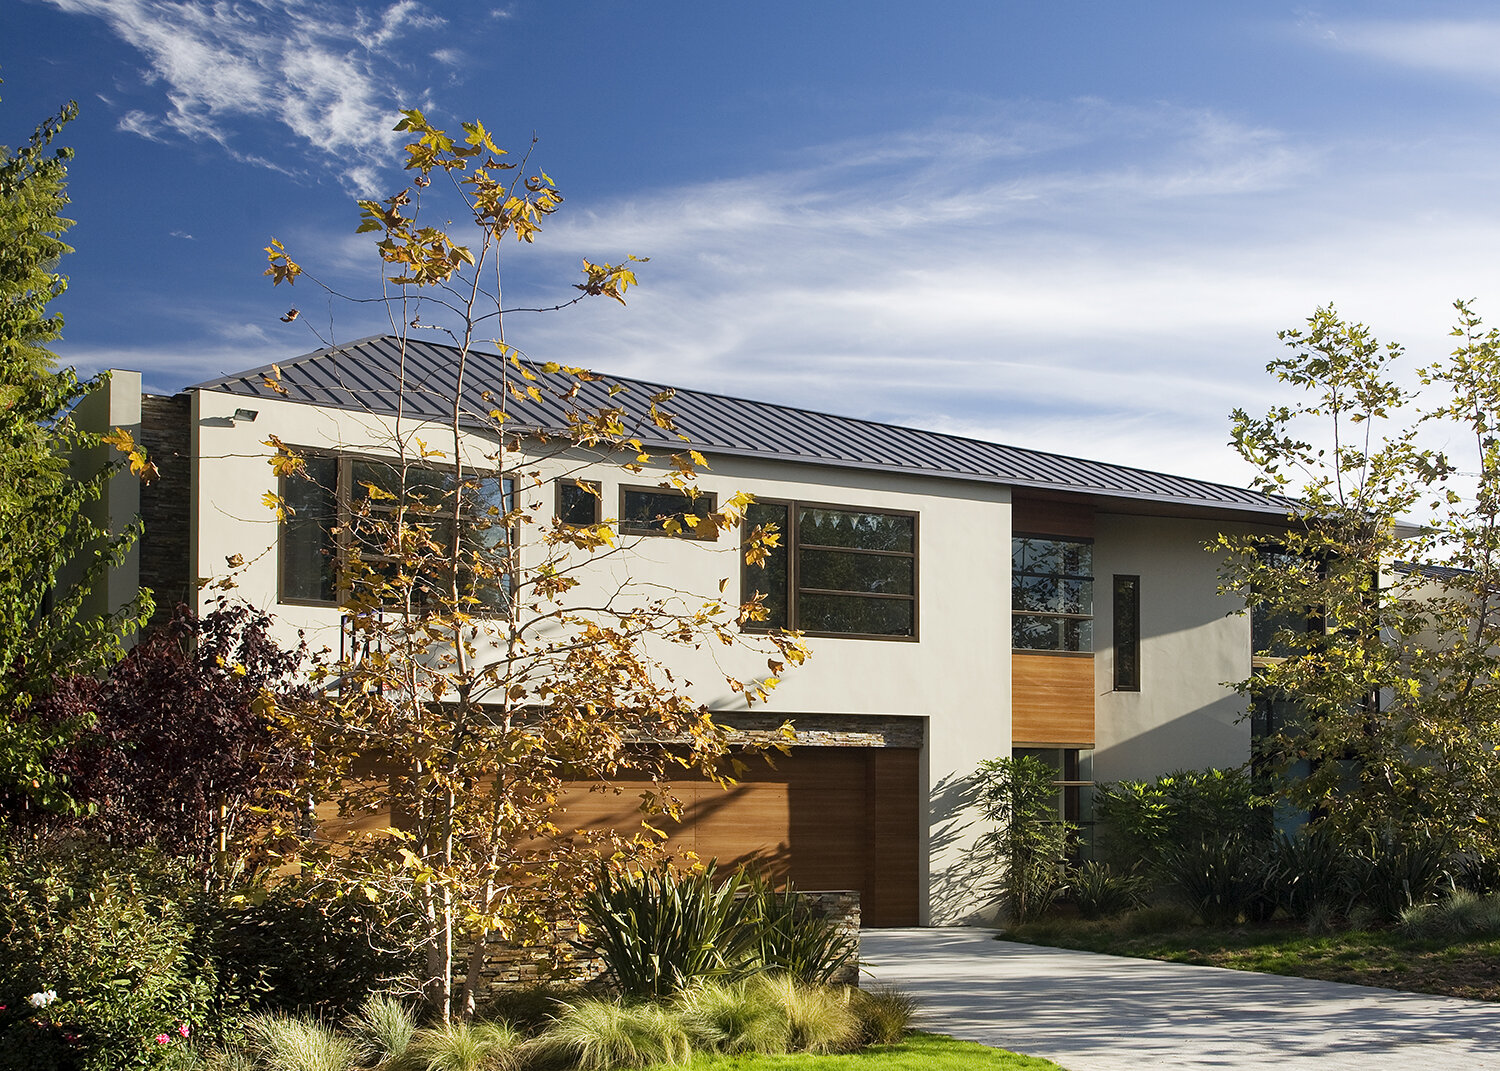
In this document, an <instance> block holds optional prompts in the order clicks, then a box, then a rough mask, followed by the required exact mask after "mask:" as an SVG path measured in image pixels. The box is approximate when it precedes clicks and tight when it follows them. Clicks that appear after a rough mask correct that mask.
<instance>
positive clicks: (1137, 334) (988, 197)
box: [507, 101, 1500, 482]
mask: <svg viewBox="0 0 1500 1071" xmlns="http://www.w3.org/2000/svg"><path fill="white" fill-rule="evenodd" d="M1422 137H1423V138H1424V139H1425V140H1424V142H1423V147H1422V152H1421V153H1414V152H1412V151H1411V147H1410V143H1408V142H1406V141H1404V140H1402V139H1400V138H1399V137H1395V138H1393V139H1392V140H1391V141H1389V142H1387V143H1374V142H1363V143H1355V142H1354V141H1353V139H1351V140H1350V141H1349V142H1348V143H1342V142H1339V141H1337V140H1327V139H1324V140H1321V141H1316V142H1314V141H1311V140H1302V139H1300V138H1298V137H1295V136H1293V135H1291V134H1287V133H1283V132H1278V131H1276V130H1273V129H1269V128H1266V127H1262V126H1256V125H1251V124H1244V123H1240V122H1236V121H1234V120H1232V119H1229V118H1226V117H1224V116H1221V115H1216V114H1213V113H1211V112H1206V111H1190V110H1184V109H1181V108H1175V107H1171V106H1165V105H1164V106H1160V107H1154V108H1122V107H1119V106H1117V105H1110V104H1105V103H1103V102H1098V101H1079V102H1075V103H1074V104H1072V105H1068V106H1066V107H1064V106H1045V107H1039V108H1037V109H1036V110H1035V112H1033V113H1032V114H1030V115H1028V114H1026V113H1025V112H1024V110H1021V109H1017V108H1014V107H1006V108H1004V109H1001V110H999V114H998V115H997V116H996V117H992V118H991V119H987V120H976V121H975V122H974V123H971V124H970V125H968V126H967V127H964V126H962V125H958V124H955V125H954V126H953V127H952V128H951V129H949V130H948V131H947V132H946V133H942V132H934V131H933V130H931V129H929V130H927V131H924V132H922V133H920V134H912V135H910V136H901V135H896V136H892V137H889V138H884V139H880V140H878V141H874V142H871V143H868V144H849V145H844V146H840V147H839V149H838V150H837V151H827V152H813V153H809V154H806V155H805V156H804V157H803V158H802V160H801V161H800V162H799V164H798V166H795V167H789V168H786V169H783V170H779V171H768V172H766V173H763V174H756V175H748V176H744V177H741V178H738V179H734V180H728V181H721V182H715V183H706V184H701V185H696V186H690V187H685V188H675V189H668V190H662V191H660V192H659V193H657V194H656V195H654V196H647V197H639V196H638V197H635V198H631V199H628V200H621V201H618V202H614V203H610V204H606V205H602V206H597V207H595V208H594V210H593V211H592V212H590V213H588V214H585V215H577V216H573V217H572V218H570V219H569V218H564V219H559V220H558V221H556V222H555V223H553V224H551V225H549V227H548V229H547V233H546V235H545V236H544V242H545V243H547V244H548V245H550V248H551V249H552V250H553V251H554V252H556V251H557V250H559V249H561V250H563V251H564V254H565V255H561V256H558V257H557V258H556V259H555V260H552V261H548V262H547V263H548V264H549V265H550V266H551V267H552V268H554V269H555V270H556V271H558V272H559V273H566V272H569V271H571V270H573V267H574V266H575V265H576V264H577V258H578V257H582V256H587V257H590V258H591V259H597V258H600V257H603V258H606V259H618V258H620V257H622V256H623V255H624V254H625V253H636V254H643V255H649V256H651V257H652V262H651V263H650V264H647V265H645V266H644V267H643V268H641V270H640V275H641V280H642V286H641V287H640V289H639V291H637V292H636V295H637V296H634V297H633V298H632V300H631V308H630V309H629V310H620V309H619V308H618V307H617V306H613V305H612V303H608V302H604V303H599V304H598V305H594V306H588V307H585V308H583V309H581V310H570V311H569V312H568V313H566V314H563V315H562V316H559V317H552V318H549V317H535V318H526V319H513V320H512V321H511V323H510V324H509V326H508V329H507V338H508V339H509V341H511V342H513V343H518V344H521V345H524V346H526V347H528V349H529V350H530V352H532V353H534V354H536V355H538V356H543V357H549V358H558V359H565V360H577V361H581V362H583V363H587V364H592V365H595V366H597V367H599V368H600V369H601V370H604V371H606V372H608V371H613V372H615V373H617V374H622V375H635V376H640V377H643V378H647V379H655V380H658V381H665V382H674V383H679V384H682V385H687V386H694V387H699V388H703V389H710V390H720V391H725V392H728V393H737V394H742V395H745V396H749V397H760V398H766V399H768V400H774V401H782V402H787V403H791V404H799V405H806V406H808V407H810V408H815V409H823V410H832V411H836V412H844V413H849V414H851V415H860V416H865V417H870V418H874V419H881V420H889V421H892V422H896V423H907V424H915V425H918V426H922V427H935V428H942V429H945V430H951V431H954V432H955V433H958V434H974V435H979V436H981V437H984V438H991V439H998V440H1000V441H1007V442H1014V443H1017V444H1021V445H1028V446H1034V447H1038V448H1042V449H1051V450H1055V451H1058V452H1061V453H1069V454H1081V455H1084V456H1094V457H1102V458H1105V459H1109V460H1119V461H1123V462H1127V463H1130V464H1137V465H1141V466H1143V467H1147V468H1155V469H1160V470H1163V471H1176V472H1184V473H1188V474H1194V475H1199V476H1204V477H1207V478H1215V479H1222V480H1226V481H1229V482H1242V481H1243V480H1244V479H1245V472H1244V470H1243V469H1242V467H1241V466H1240V464H1239V462H1238V461H1237V460H1236V459H1235V458H1234V457H1233V456H1232V454H1231V453H1230V452H1229V451H1228V450H1227V448H1224V447H1223V443H1224V442H1225V439H1226V437H1227V426H1228V422H1227V414H1228V412H1229V410H1230V409H1232V408H1233V407H1235V406H1237V405H1243V406H1245V407H1246V408H1248V409H1251V410H1255V409H1263V408H1264V407H1265V406H1267V405H1268V404H1270V402H1271V401H1272V400H1273V397H1274V390H1273V387H1272V385H1271V384H1270V383H1269V382H1268V380H1267V377H1266V376H1265V373H1264V371H1263V368H1264V365H1265V363H1266V361H1267V360H1269V359H1270V358H1271V357H1273V356H1274V355H1275V354H1276V353H1277V352H1278V349H1279V344H1278V342H1277V340H1276V332H1277V331H1278V330H1279V329H1282V328H1285V327H1289V326H1293V325H1295V324H1297V323H1299V322H1301V320H1302V319H1303V318H1304V317H1305V316H1307V315H1309V314H1310V313H1311V312H1312V311H1313V308H1314V307H1315V306H1316V305H1318V304H1321V303H1325V302H1329V301H1333V302H1336V303H1337V304H1338V305H1339V306H1340V309H1341V311H1343V312H1344V313H1345V314H1347V315H1350V316H1353V317H1356V318H1359V319H1364V320H1367V321H1370V322H1372V324H1374V326H1375V327H1376V328H1377V330H1378V331H1379V332H1380V333H1381V334H1382V335H1383V336H1386V337H1394V338H1399V339H1404V340H1406V341H1408V342H1409V343H1410V344H1411V345H1412V347H1413V349H1414V350H1415V349H1420V348H1421V347H1423V346H1425V347H1426V349H1425V350H1423V351H1422V356H1423V357H1424V358H1425V357H1430V356H1435V355H1436V353H1437V352H1438V351H1440V349H1441V348H1442V346H1443V344H1444V343H1445V342H1446V337H1445V336H1446V327H1447V317H1448V314H1449V303H1450V302H1451V301H1452V300H1453V299H1454V298H1455V297H1459V296H1465V295H1469V294H1474V293H1480V294H1483V293H1491V294H1496V293H1500V269H1497V267H1496V266H1495V265H1494V263H1493V261H1492V258H1491V257H1490V256H1489V255H1488V250H1489V249H1491V248H1493V244H1494V242H1495V240H1496V239H1500V206H1495V205H1494V203H1493V198H1492V197H1490V196H1489V195H1488V193H1487V190H1488V183H1489V181H1490V180H1489V178H1488V177H1487V176H1489V175H1491V174H1493V173H1494V172H1495V170H1497V169H1500V151H1496V150H1489V149H1486V148H1484V147H1483V146H1480V145H1477V144H1476V139H1469V138H1459V137H1454V138H1452V139H1444V138H1443V137H1442V136H1441V135H1440V134H1437V133H1434V132H1431V131H1424V132H1423V134H1422ZM1475 153H1478V154H1479V155H1478V156H1476V155H1475ZM896 160H900V161H901V163H900V165H899V167H893V163H892V162H893V161H896ZM893 174H899V175H900V176H901V179H900V181H899V182H897V181H893V178H892V176H893ZM539 248H543V247H542V246H539ZM570 261H571V263H570ZM567 282H571V280H570V279H560V280H559V284H558V285H559V287H561V286H563V285H564V284H565V283H567ZM513 292H514V290H513ZM538 303H541V302H538ZM605 306H610V307H605ZM1493 311H1494V312H1495V314H1496V315H1497V316H1500V305H1497V308H1496V309H1495V310H1493ZM575 313H576V315H575Z"/></svg>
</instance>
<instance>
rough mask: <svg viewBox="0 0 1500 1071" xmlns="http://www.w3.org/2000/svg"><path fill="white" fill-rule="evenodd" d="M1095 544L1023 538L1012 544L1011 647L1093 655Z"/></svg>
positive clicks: (1049, 538) (1042, 538)
mask: <svg viewBox="0 0 1500 1071" xmlns="http://www.w3.org/2000/svg"><path fill="white" fill-rule="evenodd" d="M1093 557H1094V548H1093V543H1092V541H1091V540H1082V539H1056V538H1052V537H1048V536H1032V535H1018V536H1016V537H1014V538H1013V539H1012V540H1011V598H1010V605H1011V646H1012V647H1015V648H1017V649H1019V650H1023V651H1092V650H1093V649H1094V575H1093V574H1094V566H1093Z"/></svg>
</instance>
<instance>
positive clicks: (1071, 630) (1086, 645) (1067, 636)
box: [1062, 618, 1094, 651]
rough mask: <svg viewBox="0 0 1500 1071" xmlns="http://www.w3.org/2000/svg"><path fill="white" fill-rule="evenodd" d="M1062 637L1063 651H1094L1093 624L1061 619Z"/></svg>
mask: <svg viewBox="0 0 1500 1071" xmlns="http://www.w3.org/2000/svg"><path fill="white" fill-rule="evenodd" d="M1062 636H1063V646H1062V649H1063V650H1064V651H1092V650H1093V649H1094V623H1093V622H1092V621H1075V620H1072V619H1070V618H1063V623H1062Z"/></svg>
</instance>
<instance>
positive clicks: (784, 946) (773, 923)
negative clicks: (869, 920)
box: [741, 874, 859, 985]
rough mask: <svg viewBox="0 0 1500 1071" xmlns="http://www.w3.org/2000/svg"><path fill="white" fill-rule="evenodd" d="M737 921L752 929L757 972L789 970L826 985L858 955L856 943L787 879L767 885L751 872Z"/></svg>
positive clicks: (805, 980) (802, 979)
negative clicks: (816, 910)
mask: <svg viewBox="0 0 1500 1071" xmlns="http://www.w3.org/2000/svg"><path fill="white" fill-rule="evenodd" d="M748 886H749V892H748V894H747V895H746V899H747V901H748V902H747V903H746V905H745V906H746V910H745V911H744V912H743V913H742V915H741V924H742V925H745V926H749V927H751V928H752V929H753V930H754V946H753V947H754V958H755V967H756V969H757V970H762V971H771V972H783V973H786V974H790V975H791V976H792V977H794V978H796V979H797V980H798V981H799V982H803V983H806V984H807V985H828V984H829V983H831V982H833V981H834V979H835V978H837V977H838V976H839V974H840V973H841V972H842V971H843V970H844V969H845V968H846V967H848V965H849V964H850V963H852V962H853V961H855V960H857V959H858V957H859V942H858V940H857V939H856V938H855V937H852V936H850V935H849V934H846V933H844V932H843V931H842V930H840V929H839V927H838V926H837V925H836V924H835V923H833V922H832V921H831V920H829V919H826V918H819V917H818V916H817V915H815V914H813V912H812V909H811V908H809V907H808V905H807V902H806V901H805V900H803V899H802V897H800V896H798V895H797V889H796V887H795V886H794V885H792V884H791V883H790V882H788V883H787V885H786V887H785V888H783V889H780V890H778V889H774V888H772V887H771V883H770V881H769V879H767V878H766V877H765V876H764V875H762V874H755V875H753V876H752V877H751V878H750V879H749V881H748Z"/></svg>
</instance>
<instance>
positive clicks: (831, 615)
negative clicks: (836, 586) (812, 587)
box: [797, 594, 915, 636]
mask: <svg viewBox="0 0 1500 1071" xmlns="http://www.w3.org/2000/svg"><path fill="white" fill-rule="evenodd" d="M913 606H914V603H913V601H912V600H911V599H871V598H861V597H860V596H858V595H808V594H801V595H799V596H798V598H797V627H798V628H800V629H803V630H805V631H807V632H838V633H852V634H865V635H871V636H910V635H912V632H913V626H914V624H915V622H914V621H913V620H912V609H913Z"/></svg>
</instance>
